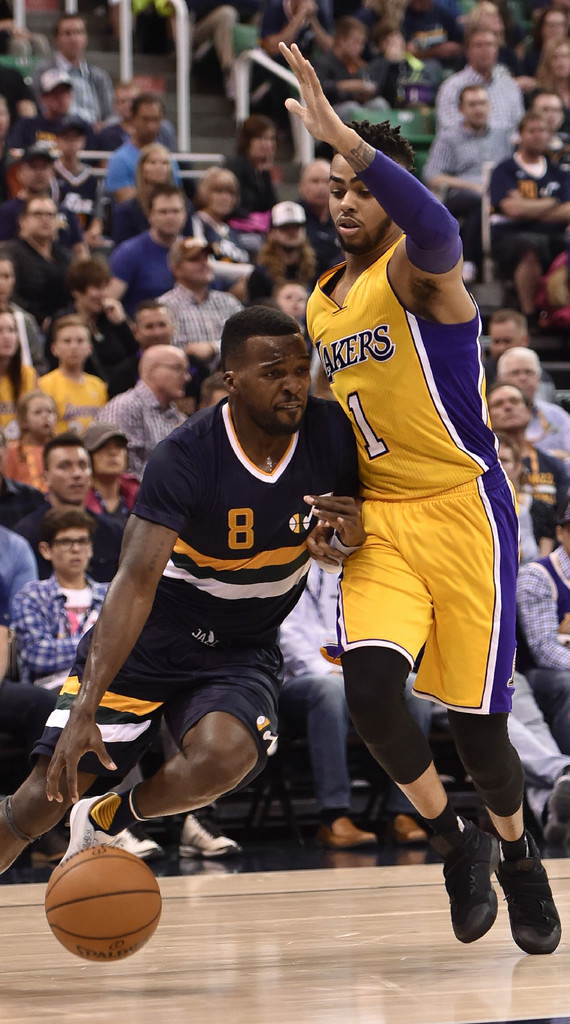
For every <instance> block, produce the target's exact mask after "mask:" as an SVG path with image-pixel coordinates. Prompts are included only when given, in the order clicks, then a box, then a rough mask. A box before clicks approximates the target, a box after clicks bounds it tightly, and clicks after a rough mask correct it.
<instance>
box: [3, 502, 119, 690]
mask: <svg viewBox="0 0 570 1024" xmlns="http://www.w3.org/2000/svg"><path fill="white" fill-rule="evenodd" d="M95 527H96V521H95V519H94V518H93V516H90V515H89V513H88V512H86V511H85V510H84V509H83V508H78V507H74V506H69V507H67V508H51V509H50V510H49V512H46V514H45V516H44V519H43V522H42V524H41V527H40V532H39V550H40V553H41V555H42V556H43V558H45V559H46V561H48V562H50V563H51V567H52V574H51V576H50V577H49V579H46V580H32V581H31V582H30V583H26V584H24V586H23V587H22V589H21V590H20V591H18V593H17V594H16V595H15V596H14V599H13V627H14V630H15V632H16V642H17V647H18V659H19V662H20V672H21V677H22V681H23V682H28V683H39V685H47V686H49V687H50V688H51V687H52V686H53V687H55V686H58V685H59V684H60V683H61V682H62V681H63V678H65V675H66V672H67V669H68V668H69V665H70V664H71V662H72V661H73V658H74V657H75V651H76V649H77V645H78V643H79V641H80V639H81V637H82V636H83V634H84V633H85V632H86V630H87V629H89V627H90V626H92V625H93V624H94V623H95V622H96V620H97V618H98V615H99V611H100V609H101V605H102V604H103V598H104V597H105V593H106V591H107V586H108V584H107V583H96V582H95V580H93V579H92V578H91V577H90V576H88V575H87V566H88V564H89V560H90V558H91V555H92V553H93V543H92V536H93V533H94V530H95ZM40 681H41V682H40Z"/></svg>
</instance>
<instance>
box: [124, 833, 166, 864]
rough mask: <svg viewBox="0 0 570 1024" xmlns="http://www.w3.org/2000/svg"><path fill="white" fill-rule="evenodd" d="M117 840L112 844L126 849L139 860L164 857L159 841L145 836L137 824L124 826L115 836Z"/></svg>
mask: <svg viewBox="0 0 570 1024" xmlns="http://www.w3.org/2000/svg"><path fill="white" fill-rule="evenodd" d="M115 839H116V840H117V842H116V843H115V844H114V845H115V846H116V847H117V848H118V849H119V850H126V851H127V853H134V855H135V857H140V859H141V860H153V859H154V858H155V857H164V850H163V849H162V846H160V845H159V843H155V841H154V839H151V838H150V836H147V834H146V832H143V831H142V829H141V828H140V826H139V825H133V826H131V828H125V829H123V831H122V832H119V834H118V836H115Z"/></svg>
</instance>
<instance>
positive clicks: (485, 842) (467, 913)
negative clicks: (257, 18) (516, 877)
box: [431, 821, 499, 942]
mask: <svg viewBox="0 0 570 1024" xmlns="http://www.w3.org/2000/svg"><path fill="white" fill-rule="evenodd" d="M463 824H464V826H465V827H464V830H463V832H462V833H461V834H460V839H459V842H458V844H457V845H456V846H455V845H453V846H451V845H450V844H449V843H448V842H447V840H446V839H445V837H443V836H434V837H433V839H432V840H431V845H432V846H433V848H434V849H435V850H437V851H438V853H440V854H442V856H443V857H444V861H445V863H444V865H443V875H444V878H445V888H446V889H447V892H448V895H449V903H450V906H451V923H452V925H453V931H454V932H455V936H456V938H458V939H459V941H460V942H475V940H476V939H480V938H481V936H482V935H485V932H488V931H489V928H490V927H491V925H492V924H493V923H494V921H495V918H496V916H497V909H498V902H497V894H496V892H495V890H494V889H493V886H492V885H491V875H492V874H493V872H494V871H496V870H497V867H498V864H499V844H498V842H497V840H496V839H495V837H494V836H491V835H489V833H488V832H482V831H481V829H479V828H477V826H476V825H473V824H472V822H470V821H464V822H463Z"/></svg>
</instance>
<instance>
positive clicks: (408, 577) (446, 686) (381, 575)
mask: <svg viewBox="0 0 570 1024" xmlns="http://www.w3.org/2000/svg"><path fill="white" fill-rule="evenodd" d="M363 516H364V526H365V530H366V534H367V538H366V541H365V543H364V544H363V545H362V547H361V548H359V550H358V551H356V552H355V553H354V554H353V555H351V556H350V557H349V558H348V559H347V561H346V562H345V565H344V570H343V574H342V577H341V581H340V586H339V604H338V642H339V646H338V648H337V649H336V653H337V654H340V653H342V652H345V651H350V650H353V649H354V648H356V647H362V646H380V647H390V648H392V649H394V650H396V651H399V652H401V654H402V655H403V656H404V657H405V658H407V660H408V661H409V663H410V668H411V667H412V666H413V665H414V663H415V661H416V659H417V657H418V655H419V653H420V651H421V650H422V648H423V647H424V645H425V649H424V652H423V657H422V660H421V665H420V668H419V672H418V676H417V680H416V683H415V686H414V692H415V693H416V694H417V695H418V696H420V697H425V698H427V699H430V700H434V701H436V702H438V703H441V704H445V705H447V706H448V707H449V708H452V709H454V710H456V711H469V712H472V713H480V714H488V713H490V712H497V711H509V710H510V706H511V694H512V689H511V688H512V677H513V663H514V656H515V647H516V643H515V617H516V575H517V567H518V521H517V513H516V506H515V500H514V497H513V494H512V491H511V489H510V486H509V484H508V483H507V481H506V478H505V475H504V473H503V471H502V469H500V467H498V466H497V467H495V468H493V469H492V470H490V471H489V472H488V473H486V474H484V476H481V477H479V478H478V479H476V480H473V481H471V482H470V483H468V484H464V485H463V486H461V487H457V488H454V489H453V490H450V491H447V492H445V493H443V494H440V495H437V496H435V497H430V498H425V499H420V500H418V499H414V500H410V501H377V500H369V501H365V502H364V506H363ZM329 653H330V654H332V653H333V651H332V650H331V649H330V648H329Z"/></svg>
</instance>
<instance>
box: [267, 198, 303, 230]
mask: <svg viewBox="0 0 570 1024" xmlns="http://www.w3.org/2000/svg"><path fill="white" fill-rule="evenodd" d="M306 222H307V217H306V215H305V211H304V209H303V207H302V206H301V205H300V203H292V202H289V201H288V200H285V201H284V202H283V203H277V204H276V205H275V206H274V207H273V208H272V210H271V227H273V228H282V227H285V225H286V224H306Z"/></svg>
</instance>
